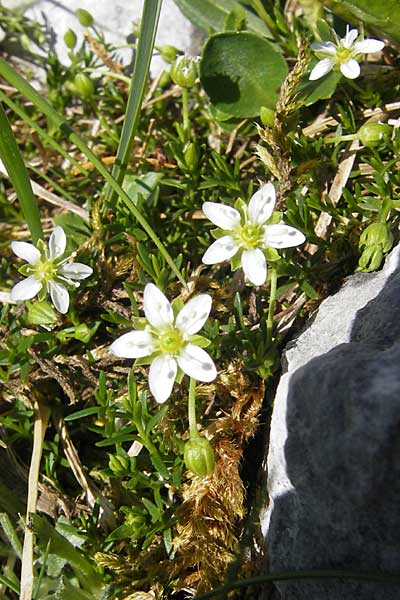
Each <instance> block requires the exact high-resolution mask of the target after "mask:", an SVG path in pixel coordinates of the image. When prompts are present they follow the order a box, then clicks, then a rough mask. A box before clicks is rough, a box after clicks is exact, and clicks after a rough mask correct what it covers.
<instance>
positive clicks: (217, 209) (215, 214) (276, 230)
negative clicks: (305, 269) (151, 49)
mask: <svg viewBox="0 0 400 600" xmlns="http://www.w3.org/2000/svg"><path fill="white" fill-rule="evenodd" d="M274 206H275V188H274V186H273V185H272V183H267V184H266V185H264V186H263V187H261V188H260V189H259V190H258V192H256V193H255V194H253V196H252V197H251V198H250V202H249V204H248V206H247V205H244V204H243V206H242V214H241V213H240V212H239V211H238V210H236V208H232V207H231V206H226V205H225V204H218V203H217V202H204V204H203V212H204V214H205V215H206V217H207V218H208V219H210V221H211V222H212V223H214V224H215V225H217V227H219V228H220V229H222V230H223V231H222V232H223V234H224V235H222V237H219V238H218V239H217V240H216V241H215V242H214V243H213V244H211V246H210V247H209V248H208V250H207V251H206V252H205V254H204V256H203V259H202V260H203V263H205V264H206V265H213V264H215V263H219V262H223V261H225V260H230V259H231V258H233V257H234V256H235V255H236V254H237V253H239V252H240V262H241V266H242V269H243V271H244V274H245V276H246V278H247V279H248V280H249V281H250V282H251V283H253V284H254V285H262V284H263V283H265V281H266V279H267V260H266V257H265V250H266V249H267V248H278V249H279V248H290V247H293V246H298V245H299V244H302V243H303V242H304V241H305V239H306V238H305V236H304V235H303V234H302V233H301V231H298V230H297V229H295V228H294V227H290V226H289V225H286V224H285V223H277V224H271V225H267V224H266V222H267V221H268V219H269V218H270V217H271V215H272V213H273V210H274Z"/></svg>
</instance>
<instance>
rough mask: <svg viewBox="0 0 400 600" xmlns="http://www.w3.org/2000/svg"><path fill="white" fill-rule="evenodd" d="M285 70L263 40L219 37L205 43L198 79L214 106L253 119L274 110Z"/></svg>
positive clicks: (242, 35) (249, 35)
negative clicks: (268, 110)
mask: <svg viewBox="0 0 400 600" xmlns="http://www.w3.org/2000/svg"><path fill="white" fill-rule="evenodd" d="M287 73H288V68H287V65H286V62H285V59H284V58H283V56H282V55H281V54H280V52H279V51H278V50H277V49H276V47H275V46H273V45H272V44H271V42H269V41H268V40H266V39H265V38H263V37H261V36H259V35H257V34H255V33H249V32H247V31H242V32H239V33H219V34H217V35H214V36H212V37H211V38H210V39H209V40H208V41H207V43H206V45H205V47H204V51H203V57H202V60H201V63H200V79H201V82H202V85H203V87H204V89H205V91H206V92H207V94H208V95H209V97H210V100H211V102H212V103H213V104H214V106H215V107H216V108H217V109H218V110H220V111H222V112H223V113H226V114H229V115H232V116H234V117H240V118H244V117H248V118H252V117H256V116H258V115H259V114H260V109H261V107H262V106H266V107H268V108H275V104H276V101H277V99H278V94H279V88H280V86H281V84H282V83H283V81H284V79H285V77H286V75H287Z"/></svg>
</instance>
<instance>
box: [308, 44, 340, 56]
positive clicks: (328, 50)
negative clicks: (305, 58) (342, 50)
mask: <svg viewBox="0 0 400 600" xmlns="http://www.w3.org/2000/svg"><path fill="white" fill-rule="evenodd" d="M311 49H312V50H314V52H316V53H317V54H329V55H330V56H334V55H335V54H336V51H337V47H336V46H335V44H334V43H333V42H314V43H313V44H311Z"/></svg>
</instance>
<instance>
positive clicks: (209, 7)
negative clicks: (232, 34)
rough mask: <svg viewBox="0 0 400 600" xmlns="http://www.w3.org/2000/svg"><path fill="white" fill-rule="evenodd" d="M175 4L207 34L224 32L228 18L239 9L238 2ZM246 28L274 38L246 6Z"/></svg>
mask: <svg viewBox="0 0 400 600" xmlns="http://www.w3.org/2000/svg"><path fill="white" fill-rule="evenodd" d="M175 4H176V5H177V6H178V8H179V9H180V10H181V11H182V12H183V14H184V15H185V17H187V18H188V19H189V21H191V22H192V23H193V25H195V26H196V27H198V28H199V29H202V30H203V31H204V32H205V33H210V32H218V31H224V29H225V25H226V21H225V20H226V18H227V16H228V15H229V14H230V13H231V12H232V10H233V9H234V7H237V6H238V4H239V5H240V3H239V2H238V0H175ZM243 8H244V13H245V16H246V26H247V29H249V30H250V31H254V32H255V33H260V34H261V35H264V36H266V37H269V38H272V34H271V32H270V30H269V29H268V27H267V25H266V24H265V23H264V21H263V20H262V19H260V18H259V17H257V16H256V15H255V14H254V13H253V12H251V11H250V10H249V9H248V8H247V7H246V6H243Z"/></svg>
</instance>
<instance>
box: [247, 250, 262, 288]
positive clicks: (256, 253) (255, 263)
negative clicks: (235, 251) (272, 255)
mask: <svg viewBox="0 0 400 600" xmlns="http://www.w3.org/2000/svg"><path fill="white" fill-rule="evenodd" d="M241 263H242V269H243V271H244V274H245V275H246V278H247V279H248V280H249V281H250V283H252V284H253V285H262V284H263V283H265V281H266V279H267V261H266V260H265V256H264V253H263V252H262V251H261V250H260V248H254V250H245V251H244V252H243V253H242V258H241Z"/></svg>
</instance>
